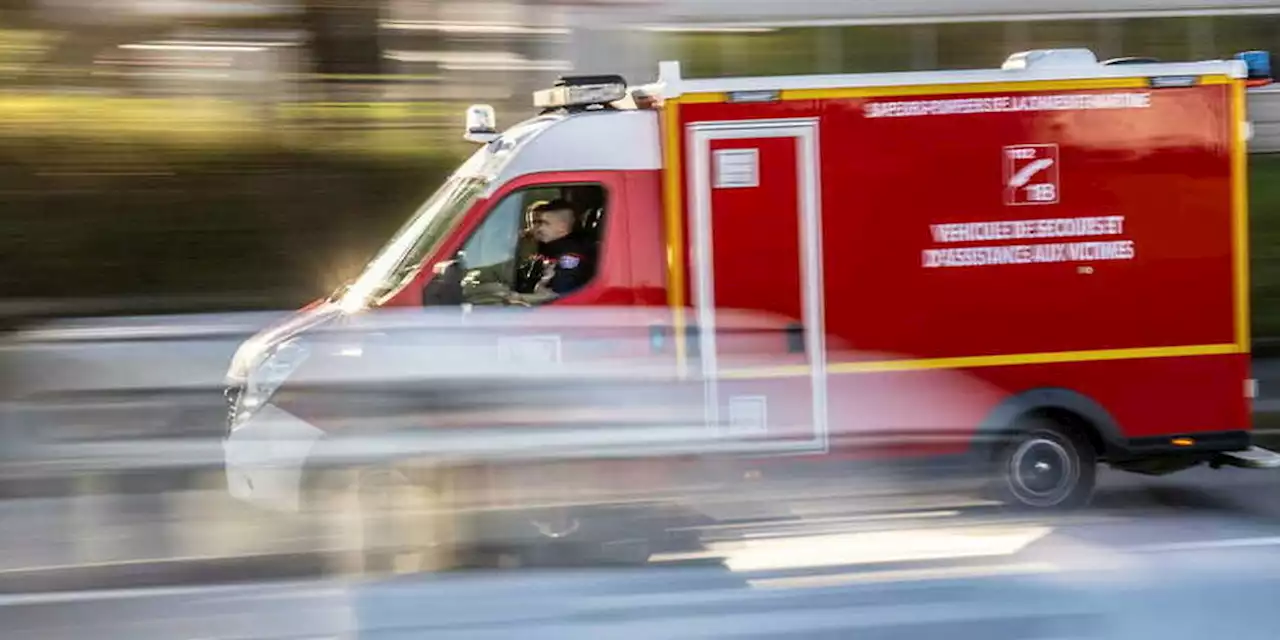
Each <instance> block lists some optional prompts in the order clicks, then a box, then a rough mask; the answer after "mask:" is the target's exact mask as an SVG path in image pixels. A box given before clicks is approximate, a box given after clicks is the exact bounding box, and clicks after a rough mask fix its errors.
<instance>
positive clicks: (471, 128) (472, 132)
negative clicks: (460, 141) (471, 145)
mask: <svg viewBox="0 0 1280 640" xmlns="http://www.w3.org/2000/svg"><path fill="white" fill-rule="evenodd" d="M466 127H467V128H466V132H465V133H464V134H463V136H462V137H463V138H465V139H466V140H467V142H476V143H480V144H485V143H488V142H491V141H493V140H496V139H497V138H498V135H499V134H498V115H497V113H495V112H494V110H493V107H491V106H489V105H487V104H473V105H471V106H469V107H467V123H466Z"/></svg>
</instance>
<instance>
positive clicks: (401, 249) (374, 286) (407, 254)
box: [342, 173, 488, 307]
mask: <svg viewBox="0 0 1280 640" xmlns="http://www.w3.org/2000/svg"><path fill="white" fill-rule="evenodd" d="M486 186H488V180H486V179H484V178H479V177H475V176H466V175H462V174H461V173H458V174H455V175H454V176H453V177H452V178H450V179H449V181H448V182H446V183H445V184H444V186H442V187H441V188H440V189H439V190H438V191H436V193H435V194H434V195H432V196H431V198H430V199H428V200H427V202H426V203H425V204H423V205H422V207H420V208H419V209H418V211H417V212H416V213H414V214H413V217H411V218H410V219H409V221H408V222H407V223H405V225H404V226H403V227H401V228H400V230H399V231H397V232H396V234H395V235H394V236H392V238H391V241H390V242H388V243H387V245H386V246H385V247H383V248H382V251H380V252H378V255H377V256H376V257H374V259H373V261H372V262H370V263H369V266H368V267H366V268H365V270H364V272H363V273H361V274H360V277H358V278H357V279H356V281H355V282H353V283H352V284H351V287H350V288H349V289H347V291H346V292H345V293H344V294H343V295H342V300H343V306H344V307H351V306H355V307H359V306H363V305H365V304H368V303H369V302H370V301H373V300H377V299H379V298H382V297H383V296H385V295H387V294H388V293H391V292H392V291H395V290H397V289H399V288H400V286H401V285H402V284H404V282H405V281H406V280H408V279H409V278H411V277H413V275H414V274H415V273H417V271H418V267H420V266H421V264H422V261H423V259H425V258H426V257H427V255H428V254H430V253H431V252H432V250H434V249H435V248H436V246H437V245H438V244H439V242H440V240H441V239H443V238H444V237H445V234H447V233H448V231H449V230H450V229H452V228H453V226H454V223H456V222H457V221H458V219H459V218H460V217H461V216H462V214H464V213H466V211H467V210H468V209H470V208H471V205H472V204H474V203H475V201H476V199H477V198H479V197H480V195H481V194H482V193H483V192H484V189H485V187H486Z"/></svg>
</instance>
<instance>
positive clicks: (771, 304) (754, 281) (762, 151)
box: [687, 119, 828, 453]
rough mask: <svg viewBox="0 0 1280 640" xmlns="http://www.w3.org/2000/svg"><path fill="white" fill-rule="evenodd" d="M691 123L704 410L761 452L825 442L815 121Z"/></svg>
mask: <svg viewBox="0 0 1280 640" xmlns="http://www.w3.org/2000/svg"><path fill="white" fill-rule="evenodd" d="M687 135H688V156H689V160H690V161H689V168H688V176H687V180H688V194H689V209H688V212H689V226H690V250H691V256H690V257H691V264H692V266H693V269H692V273H691V283H692V288H693V292H692V293H693V295H692V300H693V304H694V307H695V314H696V319H695V322H696V323H697V326H698V332H697V335H698V343H697V348H698V354H699V358H700V363H701V374H702V375H703V377H704V380H705V381H706V382H705V385H706V394H707V398H706V402H707V421H708V423H709V424H710V425H711V426H712V427H713V428H716V429H720V430H722V432H723V433H724V435H726V436H728V437H733V438H748V439H750V440H752V441H754V442H756V443H757V445H758V448H759V451H760V452H762V453H787V452H793V453H810V452H824V451H826V450H827V447H828V442H827V425H826V423H827V402H826V361H825V343H824V339H823V323H822V316H823V306H822V305H823V300H822V273H821V265H822V260H821V250H822V243H821V241H820V238H821V228H820V220H821V212H820V210H819V207H820V204H819V203H820V198H819V195H820V194H819V188H818V185H819V184H820V182H819V176H818V122H817V120H816V119H787V120H767V121H736V122H708V123H693V124H690V125H689V126H688V130H687ZM761 321H763V322H761ZM762 327H763V328H764V330H763V331H761V330H760V329H761V328H762Z"/></svg>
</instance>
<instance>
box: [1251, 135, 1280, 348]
mask: <svg viewBox="0 0 1280 640" xmlns="http://www.w3.org/2000/svg"><path fill="white" fill-rule="evenodd" d="M1249 173H1250V176H1249V180H1250V182H1249V211H1250V234H1251V237H1250V261H1251V263H1252V268H1251V271H1252V273H1251V280H1250V281H1251V284H1252V289H1253V299H1252V306H1253V333H1254V335H1255V336H1257V337H1264V338H1273V337H1280V154H1266V155H1258V154H1255V155H1253V156H1251V157H1250V159H1249Z"/></svg>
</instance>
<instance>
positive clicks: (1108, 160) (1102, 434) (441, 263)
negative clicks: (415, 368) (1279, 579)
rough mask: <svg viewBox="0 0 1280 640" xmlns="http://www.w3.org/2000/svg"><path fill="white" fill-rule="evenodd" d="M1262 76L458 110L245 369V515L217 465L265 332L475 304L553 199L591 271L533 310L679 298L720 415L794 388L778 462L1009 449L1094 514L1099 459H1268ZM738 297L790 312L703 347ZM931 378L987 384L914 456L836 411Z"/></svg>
mask: <svg viewBox="0 0 1280 640" xmlns="http://www.w3.org/2000/svg"><path fill="white" fill-rule="evenodd" d="M1268 60H1269V59H1268V58H1267V56H1266V55H1265V54H1262V53H1258V52H1250V53H1247V54H1241V55H1240V56H1237V58H1236V59H1232V60H1224V61H1203V62H1188V63H1181V62H1174V63H1162V62H1156V61H1150V60H1142V59H1124V60H1113V61H1099V60H1098V59H1097V58H1096V57H1095V56H1094V55H1093V53H1091V52H1090V51H1088V50H1085V49H1062V50H1035V51H1027V52H1023V53H1019V54H1016V55H1013V56H1011V57H1010V58H1009V59H1008V60H1007V61H1006V62H1005V63H1004V64H1003V66H1002V67H1000V68H998V69H978V70H962V71H931V72H904V73H883V74H860V75H812V76H786V77H742V78H707V79H688V78H683V77H681V73H680V65H679V64H678V63H675V62H664V63H661V65H660V74H659V78H658V80H657V81H656V82H654V83H652V84H647V85H643V86H640V87H628V86H627V85H626V83H625V82H624V81H623V80H622V79H621V78H618V77H616V76H596V77H569V78H564V79H562V80H561V81H560V82H559V83H558V84H557V85H556V86H555V87H553V88H550V89H547V90H544V91H540V92H538V93H537V94H535V99H534V102H535V106H536V107H537V108H539V109H540V110H541V112H540V113H539V114H538V115H537V116H535V117H533V118H531V119H529V120H526V121H524V122H521V123H519V124H517V125H515V126H513V127H511V128H509V129H508V130H506V131H505V132H503V133H501V134H499V133H498V132H497V131H496V130H495V129H494V114H493V112H492V110H491V109H489V108H487V107H484V106H476V107H473V108H472V109H471V110H469V112H468V117H467V126H468V129H467V136H468V139H471V140H473V141H476V142H479V143H481V144H482V146H481V148H480V149H479V150H477V151H476V152H475V154H474V155H473V156H472V157H471V158H470V159H469V160H468V161H467V162H466V163H465V164H463V166H462V167H460V168H459V169H458V170H457V171H456V172H455V173H454V174H453V175H452V176H451V177H450V178H448V180H447V181H446V182H445V183H444V185H443V186H442V187H441V188H440V189H439V191H438V192H437V193H436V194H435V195H434V196H432V197H431V198H430V199H429V200H428V201H427V202H426V203H425V204H424V205H423V206H422V208H421V209H420V210H419V211H418V212H417V213H415V214H414V216H413V217H412V218H411V219H410V220H409V221H408V222H407V223H406V224H405V226H404V227H403V228H402V229H401V230H400V231H399V232H398V233H397V234H396V235H395V236H394V237H393V238H392V239H391V241H390V242H389V243H388V244H387V245H386V247H385V248H384V249H383V250H382V251H381V252H380V253H379V254H378V255H377V256H376V257H375V258H374V259H373V261H372V262H371V263H370V264H369V265H368V267H367V268H366V269H365V271H364V272H363V273H362V274H361V275H360V276H359V277H358V278H356V279H355V280H354V281H353V282H352V283H351V284H350V285H349V286H347V287H345V288H344V290H343V291H342V292H340V295H337V296H335V297H334V298H333V299H330V300H326V301H322V302H318V303H316V305H314V306H312V307H310V308H308V309H306V310H303V311H302V312H300V314H299V315H298V316H297V317H295V318H294V319H292V320H291V321H289V322H287V323H285V324H284V325H282V326H280V327H276V328H273V329H272V330H270V331H268V332H264V334H262V335H261V336H259V337H258V338H255V339H254V340H252V341H250V343H248V344H246V346H245V347H244V348H243V349H242V350H241V352H240V353H239V354H238V355H237V358H236V361H235V364H234V365H233V368H232V371H231V373H230V374H229V376H228V379H229V386H230V387H231V392H230V393H229V394H228V397H229V398H231V400H232V412H231V413H232V416H233V418H232V421H233V423H234V424H233V425H232V429H231V435H230V436H229V437H228V442H227V447H228V449H227V451H228V458H227V470H228V476H229V481H230V482H231V491H232V492H233V493H234V494H236V495H237V496H238V497H240V498H242V499H245V500H248V501H251V502H253V501H256V500H257V496H258V495H259V494H260V493H261V492H262V491H263V489H262V487H263V486H265V484H266V482H265V481H260V482H258V483H256V484H255V483H254V482H252V479H253V477H254V474H256V473H258V472H259V471H260V469H258V468H257V467H255V466H254V465H253V464H250V463H247V462H244V460H246V459H247V458H245V457H243V456H241V455H239V454H238V453H236V452H238V451H240V450H241V449H240V447H247V446H251V443H252V442H260V441H261V438H262V437H263V435H262V433H264V432H261V431H256V428H255V422H254V420H255V417H254V416H253V415H250V414H252V413H253V412H252V411H249V410H247V409H246V406H252V407H259V406H264V405H267V404H269V403H270V401H271V397H270V396H271V389H272V388H274V387H273V386H272V385H271V384H267V385H258V386H255V382H254V380H255V376H256V375H258V374H257V372H259V371H262V370H264V369H266V368H270V365H271V363H272V359H273V358H274V357H275V355H274V354H275V351H276V349H277V347H278V346H279V345H281V344H286V343H288V340H289V338H290V337H291V336H295V335H297V334H299V332H303V331H305V330H306V329H307V328H308V327H312V326H315V325H317V324H320V323H322V322H324V321H326V319H327V318H331V317H334V316H339V315H344V314H345V315H351V314H359V313H361V312H362V311H364V310H366V309H371V308H378V307H383V308H387V307H420V306H422V305H424V304H427V305H430V304H440V303H442V302H450V303H456V302H466V300H465V299H463V298H464V297H465V296H463V298H458V297H457V295H454V297H453V298H451V297H450V292H454V294H456V292H458V291H460V290H461V287H462V282H461V280H462V277H463V275H464V271H465V268H466V267H469V266H474V265H476V264H491V263H496V262H501V261H502V260H510V259H513V258H516V259H518V258H520V257H521V256H520V255H518V251H519V248H518V247H517V246H512V245H511V244H510V243H509V242H505V241H504V240H502V239H504V238H510V237H513V234H512V233H511V230H512V228H513V226H515V225H518V224H522V223H523V222H524V219H523V215H524V211H525V208H526V206H527V205H528V204H529V203H530V202H532V201H534V200H545V199H549V198H557V197H558V198H564V199H567V200H570V201H571V202H573V203H574V205H575V206H576V208H577V210H578V213H579V216H580V219H579V221H578V224H579V230H580V231H581V232H582V233H583V234H585V235H586V236H587V237H589V238H590V239H591V241H592V242H595V243H597V246H598V255H599V263H598V266H597V268H596V270H595V271H596V272H595V274H594V276H593V277H592V278H591V280H590V281H589V282H588V283H587V284H586V285H585V286H583V287H582V288H580V289H578V290H576V291H574V292H573V293H571V294H568V295H565V296H562V297H561V298H558V299H556V300H554V301H553V302H551V303H549V305H550V306H553V307H558V308H573V307H581V306H589V307H596V306H599V307H614V308H616V307H636V308H665V309H667V310H669V315H670V317H671V320H672V321H671V323H670V324H671V326H670V327H665V328H663V329H661V330H655V332H654V333H653V334H652V335H651V336H650V338H651V339H652V341H653V344H654V349H655V350H656V351H658V352H660V353H661V354H664V355H663V357H667V358H669V361H670V363H671V365H672V366H673V367H674V369H675V371H676V372H678V373H679V374H685V375H690V376H695V377H699V378H700V379H701V380H703V381H704V382H705V384H706V385H708V389H709V391H708V395H707V398H709V402H708V404H707V414H708V416H707V419H708V420H709V421H713V422H714V421H719V420H720V419H721V418H722V417H723V416H722V415H721V414H725V413H729V412H740V411H748V412H749V411H757V412H760V413H761V414H763V415H762V416H759V417H762V419H767V413H768V411H769V409H768V407H769V406H771V404H772V403H774V402H778V403H782V402H785V401H786V400H788V399H794V398H803V399H805V402H804V403H803V406H804V407H806V408H805V409H804V411H806V412H807V418H808V420H807V421H806V422H807V425H806V427H805V430H804V432H803V433H802V434H800V435H799V436H797V434H795V433H792V434H790V435H789V436H788V437H786V438H783V439H778V440H776V441H775V442H774V444H776V445H778V446H777V447H776V449H777V450H776V451H772V452H771V453H778V452H784V453H789V454H794V455H795V456H800V457H802V458H803V457H810V458H813V457H820V458H824V459H831V458H839V457H867V456H872V457H878V456H894V455H912V456H916V455H921V454H928V455H946V454H959V453H965V452H971V451H974V450H975V448H978V447H979V443H990V442H999V443H1000V445H999V446H995V447H992V448H991V449H990V450H987V449H981V450H982V451H984V452H985V453H984V454H983V455H989V456H990V457H991V460H992V461H993V462H994V463H995V464H997V465H998V466H997V470H998V473H999V474H1000V475H1001V476H1002V477H1003V478H1004V482H1003V486H1004V488H1005V493H1006V494H1007V497H1008V498H1009V499H1010V500H1012V501H1013V502H1016V503H1021V504H1023V505H1028V506H1033V507H1060V506H1070V505H1079V504H1082V503H1084V502H1086V501H1087V499H1088V497H1089V495H1090V494H1091V492H1092V490H1093V484H1094V470H1095V467H1096V465H1097V464H1099V463H1105V464H1108V465H1110V466H1112V467H1115V468H1118V469H1123V470H1128V471H1134V472H1140V473H1168V472H1172V471H1177V470H1180V469H1185V468H1188V467H1191V466H1194V465H1197V464H1202V463H1209V464H1212V465H1219V464H1234V465H1237V466H1268V465H1274V464H1275V462H1276V460H1277V457H1276V456H1275V455H1274V454H1270V452H1266V451H1263V450H1260V449H1258V448H1257V447H1254V446H1253V445H1252V443H1251V440H1250V428H1251V424H1250V420H1251V406H1250V398H1252V397H1254V396H1255V394H1256V385H1255V383H1254V382H1253V381H1252V380H1251V378H1250V375H1251V374H1250V357H1249V352H1250V337H1249V327H1250V320H1249V274H1248V256H1247V249H1248V222H1247V212H1248V204H1247V202H1246V194H1247V185H1246V165H1247V160H1246V144H1247V140H1248V137H1249V134H1250V131H1251V128H1250V124H1249V122H1248V120H1247V115H1246V113H1245V91H1246V87H1247V86H1251V85H1253V84H1258V83H1265V82H1267V81H1269V76H1270V70H1269V61H1268ZM460 260H461V261H460ZM460 266H461V267H463V268H461V269H460V268H459V267H460ZM455 298H456V299H455ZM742 310H745V311H759V312H763V313H768V314H772V315H774V316H777V317H782V318H786V319H788V321H789V323H788V326H787V327H786V334H787V336H788V338H787V339H785V340H778V341H777V342H776V349H775V351H774V352H773V353H770V354H765V355H767V356H769V357H767V358H760V357H758V356H760V355H761V354H759V353H755V354H752V356H753V357H751V358H744V357H741V356H742V354H735V353H734V352H733V347H732V346H731V345H726V344H717V336H718V332H717V322H718V319H719V318H721V316H722V314H724V313H727V312H729V311H742ZM530 313H532V314H537V313H539V311H538V310H536V309H535V310H533V311H530ZM834 342H839V343H841V344H845V345H852V346H853V348H854V349H855V351H853V353H855V354H858V355H855V356H847V352H845V351H843V350H836V349H833V348H831V346H830V345H831V344H832V343H834ZM877 354H879V355H877ZM272 371H275V372H276V373H275V374H273V375H277V376H280V377H281V379H283V377H287V375H288V368H287V367H285V368H284V369H283V370H281V369H280V368H279V367H276V368H275V369H272ZM938 371H957V372H962V373H964V374H966V375H968V376H972V377H974V378H976V379H979V380H981V381H983V382H984V383H986V384H989V385H990V386H991V387H992V388H995V389H998V390H999V395H998V396H997V397H993V398H992V399H991V400H990V401H989V402H988V401H984V402H983V403H981V404H980V406H977V407H975V408H973V409H972V410H971V415H963V416H958V417H957V419H958V420H963V421H965V423H966V424H967V425H968V429H967V431H966V432H965V437H962V438H958V439H957V438H950V439H947V438H939V439H937V440H936V441H932V442H926V443H925V444H919V443H916V444H913V445H911V446H904V445H903V444H902V443H898V442H895V441H894V436H895V432H894V426H893V425H892V424H890V423H886V424H868V423H865V422H862V423H859V424H856V425H847V424H842V416H850V415H865V413H861V414H860V413H859V410H860V407H858V406H852V404H853V403H856V402H858V401H859V400H858V399H860V398H862V399H865V398H866V393H865V390H866V389H867V388H869V385H870V387H874V385H876V384H880V382H877V381H883V384H885V385H886V387H888V386H889V385H892V386H894V388H902V387H909V386H910V385H912V384H913V382H914V381H916V380H926V379H928V377H929V376H930V375H931V374H934V373H936V372H938ZM278 384H279V383H278V381H277V382H276V383H275V386H278ZM855 386H856V387H858V388H859V389H861V390H862V391H863V392H862V393H853V392H851V391H849V389H851V388H853V387H855ZM263 389H265V391H264V390H263ZM744 399H745V400H744ZM739 401H741V402H742V403H743V404H741V406H731V405H732V404H733V403H734V402H739ZM922 401H925V402H927V401H929V400H928V399H927V398H922ZM792 406H794V403H793V404H792ZM735 415H737V414H735ZM237 416H238V417H237ZM833 433H841V434H845V435H844V436H842V437H840V438H833V437H832V434H833ZM850 433H852V434H854V435H855V436H857V437H845V436H847V435H848V434H850ZM315 437H322V434H321V433H320V430H318V431H317V434H316V436H315ZM869 443H878V444H869ZM984 446H985V445H984ZM305 455H306V454H305V448H304V449H301V450H299V453H298V454H297V456H298V459H297V460H294V461H292V462H291V463H290V464H297V465H299V466H301V465H305V464H306V460H305ZM275 464H277V466H278V465H279V464H282V463H280V461H276V463H275ZM295 481H296V479H295ZM255 487H256V488H255ZM285 490H291V489H289V488H286V489H285Z"/></svg>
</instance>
